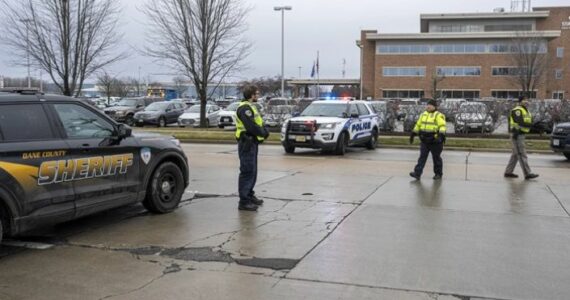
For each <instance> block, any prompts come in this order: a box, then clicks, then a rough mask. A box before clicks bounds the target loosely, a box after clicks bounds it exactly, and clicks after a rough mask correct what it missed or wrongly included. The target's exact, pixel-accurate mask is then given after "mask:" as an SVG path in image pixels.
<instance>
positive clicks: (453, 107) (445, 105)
mask: <svg viewBox="0 0 570 300" xmlns="http://www.w3.org/2000/svg"><path fill="white" fill-rule="evenodd" d="M465 102H467V100H465V99H445V100H443V101H442V103H441V104H440V105H439V111H440V112H441V113H442V114H444V115H445V119H446V120H447V121H448V122H455V115H457V112H458V111H459V107H460V106H461V104H463V103H465Z"/></svg>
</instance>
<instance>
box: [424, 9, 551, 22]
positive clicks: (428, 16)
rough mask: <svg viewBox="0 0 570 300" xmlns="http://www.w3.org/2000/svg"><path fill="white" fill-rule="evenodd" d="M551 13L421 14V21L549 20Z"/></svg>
mask: <svg viewBox="0 0 570 300" xmlns="http://www.w3.org/2000/svg"><path fill="white" fill-rule="evenodd" d="M549 15H550V11H548V10H542V11H532V12H488V13H458V14H421V15H420V19H421V20H464V19H527V18H528V19H538V18H547V17H548V16H549Z"/></svg>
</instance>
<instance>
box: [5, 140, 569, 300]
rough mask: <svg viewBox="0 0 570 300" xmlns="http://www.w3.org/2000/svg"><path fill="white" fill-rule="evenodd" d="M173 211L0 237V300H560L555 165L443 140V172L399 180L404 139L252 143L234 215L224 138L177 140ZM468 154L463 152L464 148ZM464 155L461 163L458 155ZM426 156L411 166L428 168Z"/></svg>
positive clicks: (560, 227)
mask: <svg viewBox="0 0 570 300" xmlns="http://www.w3.org/2000/svg"><path fill="white" fill-rule="evenodd" d="M184 148H185V150H186V151H187V153H188V155H189V158H190V165H191V172H190V174H191V181H192V182H191V186H190V187H189V188H188V191H187V192H186V193H185V194H184V196H183V203H182V204H181V207H180V208H179V209H178V210H177V211H175V212H173V213H171V214H167V215H152V214H148V213H146V212H145V211H144V209H143V208H142V207H141V206H140V205H133V206H129V207H125V208H120V209H116V210H113V211H109V212H105V213H101V214H98V215H95V216H92V217H88V218H84V219H81V220H78V221H73V222H68V223H65V224H61V225H58V226H55V227H50V228H47V227H46V228H43V229H42V230H39V231H37V232H34V233H30V234H29V235H28V236H24V237H21V238H20V239H21V240H23V241H34V242H40V243H47V244H51V245H53V247H52V248H51V249H48V250H42V251H39V250H26V249H23V248H14V247H8V248H7V247H5V246H2V247H1V249H0V270H2V272H0V298H1V299H27V298H42V299H76V298H85V299H157V298H160V299H181V298H183V299H333V298H334V299H442V300H447V299H450V300H452V299H470V300H471V299H473V300H475V299H493V298H496V299H519V298H520V299H533V298H534V299H537V298H565V297H563V296H565V295H568V294H570V291H569V288H568V287H566V285H565V284H562V283H563V282H565V281H566V280H564V279H566V278H570V274H569V273H568V271H567V270H570V265H568V264H567V260H560V257H565V255H566V254H567V252H568V251H567V250H568V245H569V244H570V234H569V232H570V230H568V229H570V224H569V222H570V216H569V215H568V213H567V211H568V208H569V207H570V198H569V197H568V196H567V195H570V188H569V187H568V186H567V182H568V180H569V179H570V173H569V172H568V169H569V168H570V164H567V163H564V162H562V161H561V160H560V159H559V158H558V157H556V156H545V155H538V156H536V155H534V156H533V155H531V157H530V161H531V166H533V169H534V170H535V171H536V172H539V173H540V174H541V178H540V179H539V180H538V181H535V182H524V181H520V180H518V181H509V180H505V179H503V178H502V171H503V168H504V164H505V163H506V160H507V159H508V157H507V156H508V155H507V154H488V153H471V154H469V153H467V152H445V154H444V159H445V163H446V164H445V170H444V173H445V178H444V181H443V182H440V183H436V182H433V181H431V180H425V179H424V180H422V181H421V182H412V181H410V179H409V178H407V175H406V174H407V171H408V170H410V169H411V167H412V166H413V165H414V163H415V160H416V158H417V153H416V152H415V151H404V150H388V149H382V150H377V151H374V152H371V151H367V150H365V149H360V148H356V149H351V151H350V152H349V153H348V154H347V155H346V156H344V157H337V156H331V155H326V156H322V155H320V154H319V153H317V152H315V151H301V153H299V154H296V155H283V153H282V149H281V148H280V147H274V146H263V147H261V157H260V168H261V170H260V178H259V183H258V187H257V189H256V190H257V194H258V195H259V196H260V197H262V198H264V199H265V201H266V202H265V205H264V206H263V207H262V208H260V211H259V212H257V213H249V212H239V211H237V209H236V206H237V197H236V195H235V192H236V188H237V187H236V185H237V176H238V172H237V165H238V162H237V157H236V155H235V153H234V152H235V149H234V148H235V146H233V145H194V144H193V145H184ZM467 157H469V159H468V160H466V158H467ZM466 161H467V164H466ZM429 168H430V166H429V165H428V167H427V168H426V173H427V174H426V175H429V173H430V172H429Z"/></svg>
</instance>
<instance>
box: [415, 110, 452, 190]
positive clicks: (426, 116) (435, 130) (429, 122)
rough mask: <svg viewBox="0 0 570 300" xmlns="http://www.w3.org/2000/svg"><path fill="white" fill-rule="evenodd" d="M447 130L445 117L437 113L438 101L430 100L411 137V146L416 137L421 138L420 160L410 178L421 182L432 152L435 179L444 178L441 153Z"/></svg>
mask: <svg viewBox="0 0 570 300" xmlns="http://www.w3.org/2000/svg"><path fill="white" fill-rule="evenodd" d="M446 130H447V127H446V121H445V115H444V114H442V113H440V112H439V111H437V101H436V100H433V99H431V100H429V101H428V103H427V107H426V111H425V112H423V113H422V114H421V115H420V118H419V119H418V121H417V122H416V126H415V127H414V130H413V131H412V134H411V135H410V144H412V143H413V142H414V138H415V136H416V135H419V136H420V141H421V145H420V158H419V159H418V164H417V165H416V167H415V168H414V171H413V172H411V173H410V176H412V177H414V178H415V179H417V180H419V179H420V177H421V176H422V173H423V171H424V167H425V165H426V161H427V158H428V155H429V154H430V152H431V156H432V158H433V171H434V173H435V176H434V177H433V179H435V180H439V179H441V177H442V176H443V160H442V159H441V152H443V144H444V143H445V132H446Z"/></svg>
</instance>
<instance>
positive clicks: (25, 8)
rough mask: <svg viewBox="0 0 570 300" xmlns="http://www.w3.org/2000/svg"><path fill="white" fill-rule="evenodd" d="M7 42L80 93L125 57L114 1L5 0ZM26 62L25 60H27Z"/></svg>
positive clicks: (69, 91)
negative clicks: (87, 82) (118, 48)
mask: <svg viewBox="0 0 570 300" xmlns="http://www.w3.org/2000/svg"><path fill="white" fill-rule="evenodd" d="M0 3H1V8H0V10H1V17H2V20H3V26H2V27H3V28H4V30H5V37H4V41H3V42H4V43H6V44H7V45H8V46H10V47H11V48H12V49H13V50H14V52H15V54H16V55H17V56H18V58H19V60H18V61H16V62H15V63H16V64H21V65H23V64H26V63H25V61H26V58H27V56H28V55H29V57H30V58H31V61H32V64H33V65H34V66H35V67H37V68H40V69H42V70H44V71H45V72H46V73H47V74H48V75H49V76H50V77H51V80H52V81H53V82H54V83H55V84H56V85H57V87H58V88H59V90H60V91H61V93H63V94H64V95H68V96H72V95H75V96H77V95H79V93H80V92H81V88H82V87H83V83H84V81H85V79H86V78H88V77H89V76H91V75H93V74H94V73H95V72H96V71H98V70H100V69H102V68H103V67H105V66H108V65H110V64H112V63H114V62H116V61H118V60H119V59H121V58H123V57H124V54H123V53H116V52H115V53H111V52H112V51H116V47H115V46H116V44H117V43H118V41H119V39H120V35H118V34H117V33H116V28H117V21H118V7H117V4H116V3H117V1H114V0H41V1H40V0H18V1H16V0H0ZM22 62H24V63H22Z"/></svg>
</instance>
